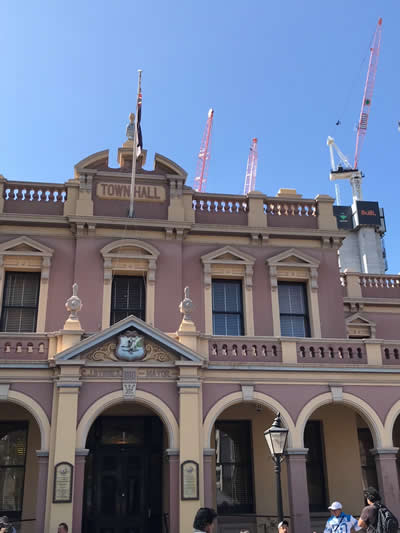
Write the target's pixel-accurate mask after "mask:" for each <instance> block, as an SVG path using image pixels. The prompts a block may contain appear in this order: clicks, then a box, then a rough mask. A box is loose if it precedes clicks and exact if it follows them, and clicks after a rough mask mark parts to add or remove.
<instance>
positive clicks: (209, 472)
mask: <svg viewBox="0 0 400 533" xmlns="http://www.w3.org/2000/svg"><path fill="white" fill-rule="evenodd" d="M214 457H215V450H214V448H204V450H203V469H204V507H212V508H213V509H214V508H215V463H214Z"/></svg>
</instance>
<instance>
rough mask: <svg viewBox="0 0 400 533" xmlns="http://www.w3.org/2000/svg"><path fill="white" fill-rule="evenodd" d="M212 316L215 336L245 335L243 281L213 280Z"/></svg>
mask: <svg viewBox="0 0 400 533" xmlns="http://www.w3.org/2000/svg"><path fill="white" fill-rule="evenodd" d="M212 314H213V332H214V335H232V336H237V335H244V327H243V303H242V282H241V280H226V279H214V280H213V282H212Z"/></svg>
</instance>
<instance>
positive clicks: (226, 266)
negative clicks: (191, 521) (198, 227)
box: [201, 246, 256, 287]
mask: <svg viewBox="0 0 400 533" xmlns="http://www.w3.org/2000/svg"><path fill="white" fill-rule="evenodd" d="M255 261H256V260H255V258H254V257H252V256H251V255H249V254H246V253H245V252H242V251H241V250H236V249H235V248H233V247H232V246H224V247H223V248H219V249H218V250H214V251H212V252H209V253H208V254H206V255H203V256H202V257H201V262H202V263H203V265H204V284H205V286H210V285H211V278H212V277H213V276H214V277H220V278H224V277H227V278H229V277H232V278H234V277H236V278H244V280H245V286H246V287H251V286H252V285H253V266H254V263H255Z"/></svg>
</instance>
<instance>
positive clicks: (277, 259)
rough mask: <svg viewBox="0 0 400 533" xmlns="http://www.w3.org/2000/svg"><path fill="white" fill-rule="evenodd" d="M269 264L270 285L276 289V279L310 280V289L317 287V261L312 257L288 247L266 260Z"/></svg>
mask: <svg viewBox="0 0 400 533" xmlns="http://www.w3.org/2000/svg"><path fill="white" fill-rule="evenodd" d="M266 263H267V264H268V266H269V272H270V278H271V287H272V290H276V289H277V286H278V279H280V280H291V281H296V280H298V281H304V280H310V288H311V290H317V289H318V268H319V263H320V262H319V261H318V259H315V258H314V257H311V256H309V255H308V254H305V253H304V252H300V251H298V250H295V249H294V248H290V249H289V250H286V251H284V252H281V253H280V254H278V255H274V256H273V257H269V258H268V259H267V260H266Z"/></svg>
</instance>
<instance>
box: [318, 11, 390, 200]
mask: <svg viewBox="0 0 400 533" xmlns="http://www.w3.org/2000/svg"><path fill="white" fill-rule="evenodd" d="M381 36H382V18H380V19H379V20H378V25H377V27H376V30H375V34H374V37H373V39H372V46H371V49H370V57H369V64H368V73H367V80H366V82H365V87H364V94H363V99H362V102H361V112H360V118H359V121H358V125H357V138H356V150H355V154H354V165H351V164H350V162H349V159H348V158H347V157H346V156H345V155H344V154H343V152H342V151H341V150H340V148H339V147H338V146H337V144H336V143H335V141H334V139H333V138H332V137H328V140H327V142H326V144H327V145H328V147H329V151H330V157H331V173H330V176H329V179H330V180H331V181H336V180H345V179H348V180H350V184H351V188H352V192H353V201H354V200H362V191H361V180H362V177H363V176H362V173H361V172H360V171H359V170H358V162H359V160H360V155H361V150H362V146H363V143H364V140H365V135H366V133H367V127H368V118H369V112H370V109H371V103H372V96H373V92H374V85H375V77H376V70H377V67H378V58H379V50H380V44H381ZM338 122H339V121H338ZM334 150H335V151H336V153H337V155H338V157H339V159H340V163H339V164H338V165H336V163H335V157H334ZM335 190H336V204H337V205H340V191H339V185H338V184H337V183H336V184H335Z"/></svg>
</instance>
